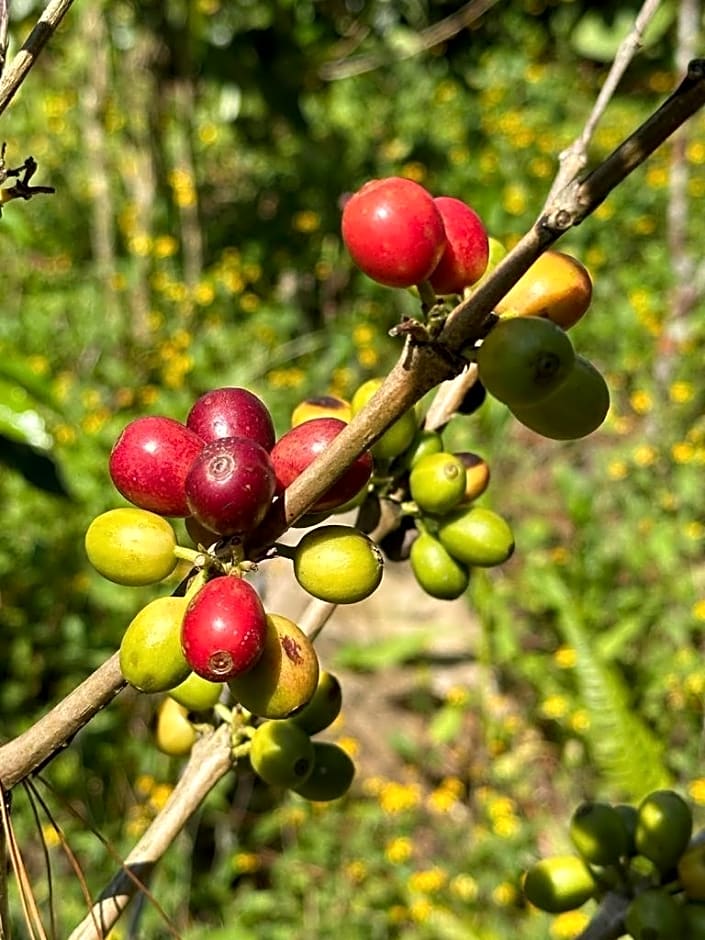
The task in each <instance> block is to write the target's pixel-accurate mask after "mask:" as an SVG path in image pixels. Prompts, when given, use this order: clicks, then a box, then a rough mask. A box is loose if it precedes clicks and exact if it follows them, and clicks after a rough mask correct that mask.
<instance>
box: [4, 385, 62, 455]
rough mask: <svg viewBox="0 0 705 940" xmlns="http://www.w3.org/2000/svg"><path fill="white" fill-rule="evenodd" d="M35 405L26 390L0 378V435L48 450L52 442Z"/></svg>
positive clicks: (34, 400)
mask: <svg viewBox="0 0 705 940" xmlns="http://www.w3.org/2000/svg"><path fill="white" fill-rule="evenodd" d="M37 404H38V403H37V400H36V399H35V398H34V397H33V396H32V395H31V394H30V392H28V391H27V389H26V388H23V387H22V386H21V385H18V384H17V383H16V382H11V381H9V380H7V379H3V378H0V434H4V435H5V436H6V437H9V438H11V439H12V440H15V441H17V442H18V443H20V444H28V445H29V446H30V447H37V448H39V449H41V450H48V448H49V447H51V445H52V443H53V441H52V437H51V435H50V434H49V431H48V430H47V426H46V421H45V420H44V418H43V417H42V415H41V414H40V413H39V411H38V410H37Z"/></svg>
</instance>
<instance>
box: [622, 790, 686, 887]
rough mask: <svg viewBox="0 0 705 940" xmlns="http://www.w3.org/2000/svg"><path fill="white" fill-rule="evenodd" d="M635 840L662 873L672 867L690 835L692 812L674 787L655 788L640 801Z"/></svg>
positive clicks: (642, 853) (640, 852) (642, 851)
mask: <svg viewBox="0 0 705 940" xmlns="http://www.w3.org/2000/svg"><path fill="white" fill-rule="evenodd" d="M637 812H638V818H637V824H636V832H635V835H634V841H635V843H636V847H637V851H638V852H639V854H641V855H644V856H645V857H646V858H648V859H649V860H650V861H652V862H653V863H654V865H655V866H656V867H657V868H658V869H659V871H661V872H668V871H670V870H671V869H672V868H675V866H676V864H677V863H678V859H679V858H680V857H681V855H682V854H683V853H684V852H685V850H686V848H687V847H688V843H689V842H690V837H691V835H692V834H693V814H692V812H691V809H690V807H689V806H688V804H687V803H686V802H685V800H684V799H683V797H682V796H680V795H679V794H678V793H676V792H675V791H674V790H654V791H653V793H649V794H648V795H647V796H645V797H644V799H643V800H642V801H641V803H640V804H639V807H638V810H637Z"/></svg>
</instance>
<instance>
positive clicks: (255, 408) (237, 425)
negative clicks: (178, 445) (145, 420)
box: [186, 387, 275, 451]
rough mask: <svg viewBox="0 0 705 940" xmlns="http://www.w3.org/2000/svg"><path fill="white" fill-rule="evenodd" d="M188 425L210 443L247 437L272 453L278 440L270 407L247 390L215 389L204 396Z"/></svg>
mask: <svg viewBox="0 0 705 940" xmlns="http://www.w3.org/2000/svg"><path fill="white" fill-rule="evenodd" d="M186 425H187V427H189V428H190V429H191V430H192V431H194V432H195V433H196V434H198V436H199V437H200V438H202V439H203V440H204V441H206V442H209V441H217V440H220V439H221V438H223V437H247V438H249V439H250V440H252V441H257V443H258V444H261V445H262V447H264V449H265V450H267V451H270V450H271V449H272V447H273V445H274V440H275V434H274V424H273V422H272V416H271V415H270V413H269V411H268V409H267V406H266V405H265V404H264V402H263V401H262V400H261V399H259V398H258V397H257V396H256V395H254V394H253V393H252V392H250V391H248V390H247V389H246V388H236V387H226V388H214V389H213V390H212V391H210V392H206V393H205V395H201V397H200V398H199V399H197V400H196V401H195V402H194V404H193V407H192V408H191V411H189V414H188V417H187V419H186Z"/></svg>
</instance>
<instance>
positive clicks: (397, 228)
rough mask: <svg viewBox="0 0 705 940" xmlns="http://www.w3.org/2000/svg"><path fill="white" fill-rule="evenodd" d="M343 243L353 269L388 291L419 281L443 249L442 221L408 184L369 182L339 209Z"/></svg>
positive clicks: (426, 197)
mask: <svg viewBox="0 0 705 940" xmlns="http://www.w3.org/2000/svg"><path fill="white" fill-rule="evenodd" d="M342 233H343V241H344V242H345V245H346V247H347V249H348V251H349V252H350V255H351V257H352V259H353V261H354V262H355V264H356V265H357V266H358V267H359V268H360V269H361V270H362V271H364V272H365V274H367V275H368V277H371V278H372V279H373V280H375V281H378V282H379V283H380V284H386V285H387V286H388V287H411V286H412V285H413V284H420V283H421V281H425V280H426V278H427V277H428V276H429V275H430V273H431V272H432V271H433V269H434V268H435V267H436V265H437V264H438V262H439V260H440V257H441V254H442V253H443V248H444V246H445V240H446V239H445V231H444V228H443V220H442V218H441V214H440V212H439V211H438V209H437V207H436V204H435V203H434V201H433V197H432V196H431V194H430V193H429V192H428V191H427V190H426V189H424V187H423V186H420V185H419V184H418V183H415V182H414V181H413V180H408V179H403V178H401V177H398V176H391V177H388V178H387V179H380V180H371V181H370V182H369V183H366V184H365V185H364V186H363V187H362V188H361V189H359V190H358V191H357V192H356V193H355V194H354V195H352V196H351V197H350V199H349V200H348V201H347V203H346V204H345V208H344V209H343V218H342Z"/></svg>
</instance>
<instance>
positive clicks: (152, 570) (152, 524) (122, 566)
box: [85, 506, 177, 586]
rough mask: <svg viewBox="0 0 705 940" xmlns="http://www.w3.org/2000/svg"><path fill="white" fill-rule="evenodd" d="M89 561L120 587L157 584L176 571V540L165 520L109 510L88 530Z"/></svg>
mask: <svg viewBox="0 0 705 940" xmlns="http://www.w3.org/2000/svg"><path fill="white" fill-rule="evenodd" d="M85 547H86V554H87V556H88V560H89V561H90V563H91V564H92V565H93V567H94V568H95V569H96V571H99V572H100V573H101V574H102V575H103V577H104V578H108V580H110V581H114V582H116V583H117V584H125V585H132V586H138V585H144V584H156V583H157V581H161V580H162V579H163V578H166V577H168V575H170V574H171V573H172V571H173V570H174V568H175V567H176V563H177V558H176V555H175V554H174V549H175V548H176V536H175V534H174V530H173V529H172V527H171V525H170V524H169V523H168V522H167V520H166V519H164V518H162V516H158V515H156V513H153V512H148V511H147V510H146V509H137V508H135V507H131V506H129V507H128V506H126V507H121V508H119V509H109V510H108V511H107V512H104V513H101V515H99V516H96V518H95V519H94V520H93V521H92V522H91V524H90V525H89V526H88V529H87V530H86V536H85Z"/></svg>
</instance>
